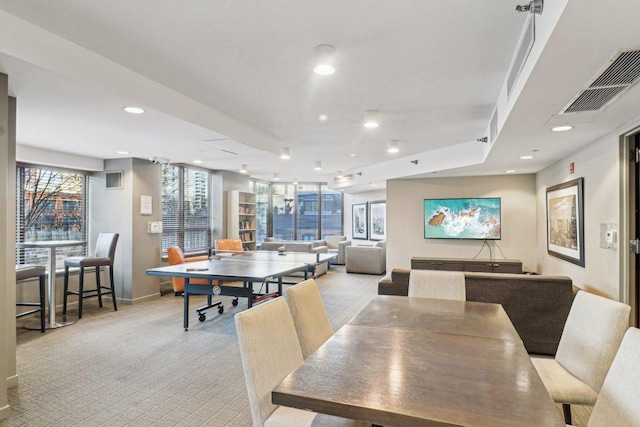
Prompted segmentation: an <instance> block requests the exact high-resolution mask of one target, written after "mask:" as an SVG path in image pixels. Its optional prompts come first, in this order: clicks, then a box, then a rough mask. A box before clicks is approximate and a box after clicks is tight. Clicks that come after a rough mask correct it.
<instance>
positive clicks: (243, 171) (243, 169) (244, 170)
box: [240, 165, 247, 173]
mask: <svg viewBox="0 0 640 427" xmlns="http://www.w3.org/2000/svg"><path fill="white" fill-rule="evenodd" d="M240 173H247V165H240Z"/></svg>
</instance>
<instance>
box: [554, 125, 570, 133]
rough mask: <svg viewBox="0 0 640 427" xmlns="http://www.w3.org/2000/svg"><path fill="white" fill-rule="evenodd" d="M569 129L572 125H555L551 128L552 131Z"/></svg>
mask: <svg viewBox="0 0 640 427" xmlns="http://www.w3.org/2000/svg"><path fill="white" fill-rule="evenodd" d="M570 129H573V126H570V125H566V126H556V127H554V128H551V130H552V131H554V132H563V131H565V130H570Z"/></svg>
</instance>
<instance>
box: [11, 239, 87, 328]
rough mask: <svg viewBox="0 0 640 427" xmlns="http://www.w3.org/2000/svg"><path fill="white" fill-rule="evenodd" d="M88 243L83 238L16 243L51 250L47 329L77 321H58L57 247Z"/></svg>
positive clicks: (21, 245) (19, 245)
mask: <svg viewBox="0 0 640 427" xmlns="http://www.w3.org/2000/svg"><path fill="white" fill-rule="evenodd" d="M86 244H87V242H85V241H83V240H45V241H33V242H20V243H17V244H16V246H17V247H19V248H37V249H48V251H49V254H48V264H49V267H48V279H47V306H48V307H49V315H48V317H47V321H46V323H45V328H46V329H55V328H61V327H63V326H67V325H71V324H72V323H75V321H69V320H66V318H65V319H64V320H63V321H61V322H58V321H56V249H57V248H63V247H68V246H84V245H86ZM26 327H27V328H30V329H40V326H38V327H35V326H31V325H27V326H26Z"/></svg>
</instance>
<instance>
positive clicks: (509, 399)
mask: <svg viewBox="0 0 640 427" xmlns="http://www.w3.org/2000/svg"><path fill="white" fill-rule="evenodd" d="M272 401H273V403H274V404H278V405H283V406H290V407H294V408H299V409H308V410H311V411H315V412H321V413H326V414H331V415H336V416H340V417H344V418H351V419H357V420H363V421H367V422H370V423H373V424H379V425H389V426H415V425H426V426H432V425H433V426H459V425H464V426H537V427H539V426H545V427H547V426H564V422H563V419H562V416H561V415H560V413H559V411H558V410H557V408H556V406H555V404H554V402H553V400H552V399H551V397H550V396H549V394H548V392H547V390H546V389H545V387H544V385H543V383H542V381H541V380H540V377H539V376H538V374H537V372H536V370H535V368H534V367H533V364H532V363H531V361H530V359H529V355H528V354H527V352H526V350H525V348H524V345H523V344H522V341H521V340H520V339H519V337H518V335H517V333H516V331H515V329H514V328H513V325H512V324H511V321H510V320H509V318H508V316H507V315H506V313H505V312H504V309H503V308H502V306H501V305H498V304H488V303H479V302H464V301H448V300H438V299H429V298H410V297H404V296H402V297H398V296H378V297H376V298H374V299H373V300H372V301H371V302H370V303H369V304H368V305H367V306H366V307H365V308H364V309H363V310H362V311H361V312H360V313H358V314H357V315H356V316H355V317H354V318H353V319H351V320H350V321H349V322H348V323H347V324H346V325H345V326H343V327H342V328H340V329H339V330H338V331H337V332H336V333H335V334H334V335H333V336H332V337H331V338H330V339H329V340H327V341H326V342H325V343H324V344H323V345H322V346H321V347H320V348H319V349H318V350H317V351H316V352H315V353H313V354H312V355H311V356H309V357H308V358H307V359H306V360H305V361H304V362H303V364H302V365H301V366H300V367H298V368H297V369H296V370H295V371H293V372H292V373H291V374H290V375H289V376H287V377H286V378H285V379H284V380H283V381H282V382H281V383H280V384H279V385H278V386H277V387H276V388H275V389H274V390H273V392H272Z"/></svg>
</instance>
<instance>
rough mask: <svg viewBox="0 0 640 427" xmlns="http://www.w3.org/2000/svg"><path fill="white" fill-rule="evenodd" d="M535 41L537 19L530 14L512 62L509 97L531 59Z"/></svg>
mask: <svg viewBox="0 0 640 427" xmlns="http://www.w3.org/2000/svg"><path fill="white" fill-rule="evenodd" d="M535 40H536V31H535V19H534V17H533V14H531V13H530V14H529V18H528V19H527V22H526V23H525V26H524V30H523V31H522V35H521V36H520V41H519V42H518V47H517V48H516V53H515V55H514V56H513V59H512V61H511V68H509V74H507V96H510V95H511V91H512V90H513V86H515V84H516V81H518V76H519V75H520V71H522V68H523V67H524V64H525V62H527V58H528V57H529V53H530V52H531V48H532V47H533V43H534V42H535Z"/></svg>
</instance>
